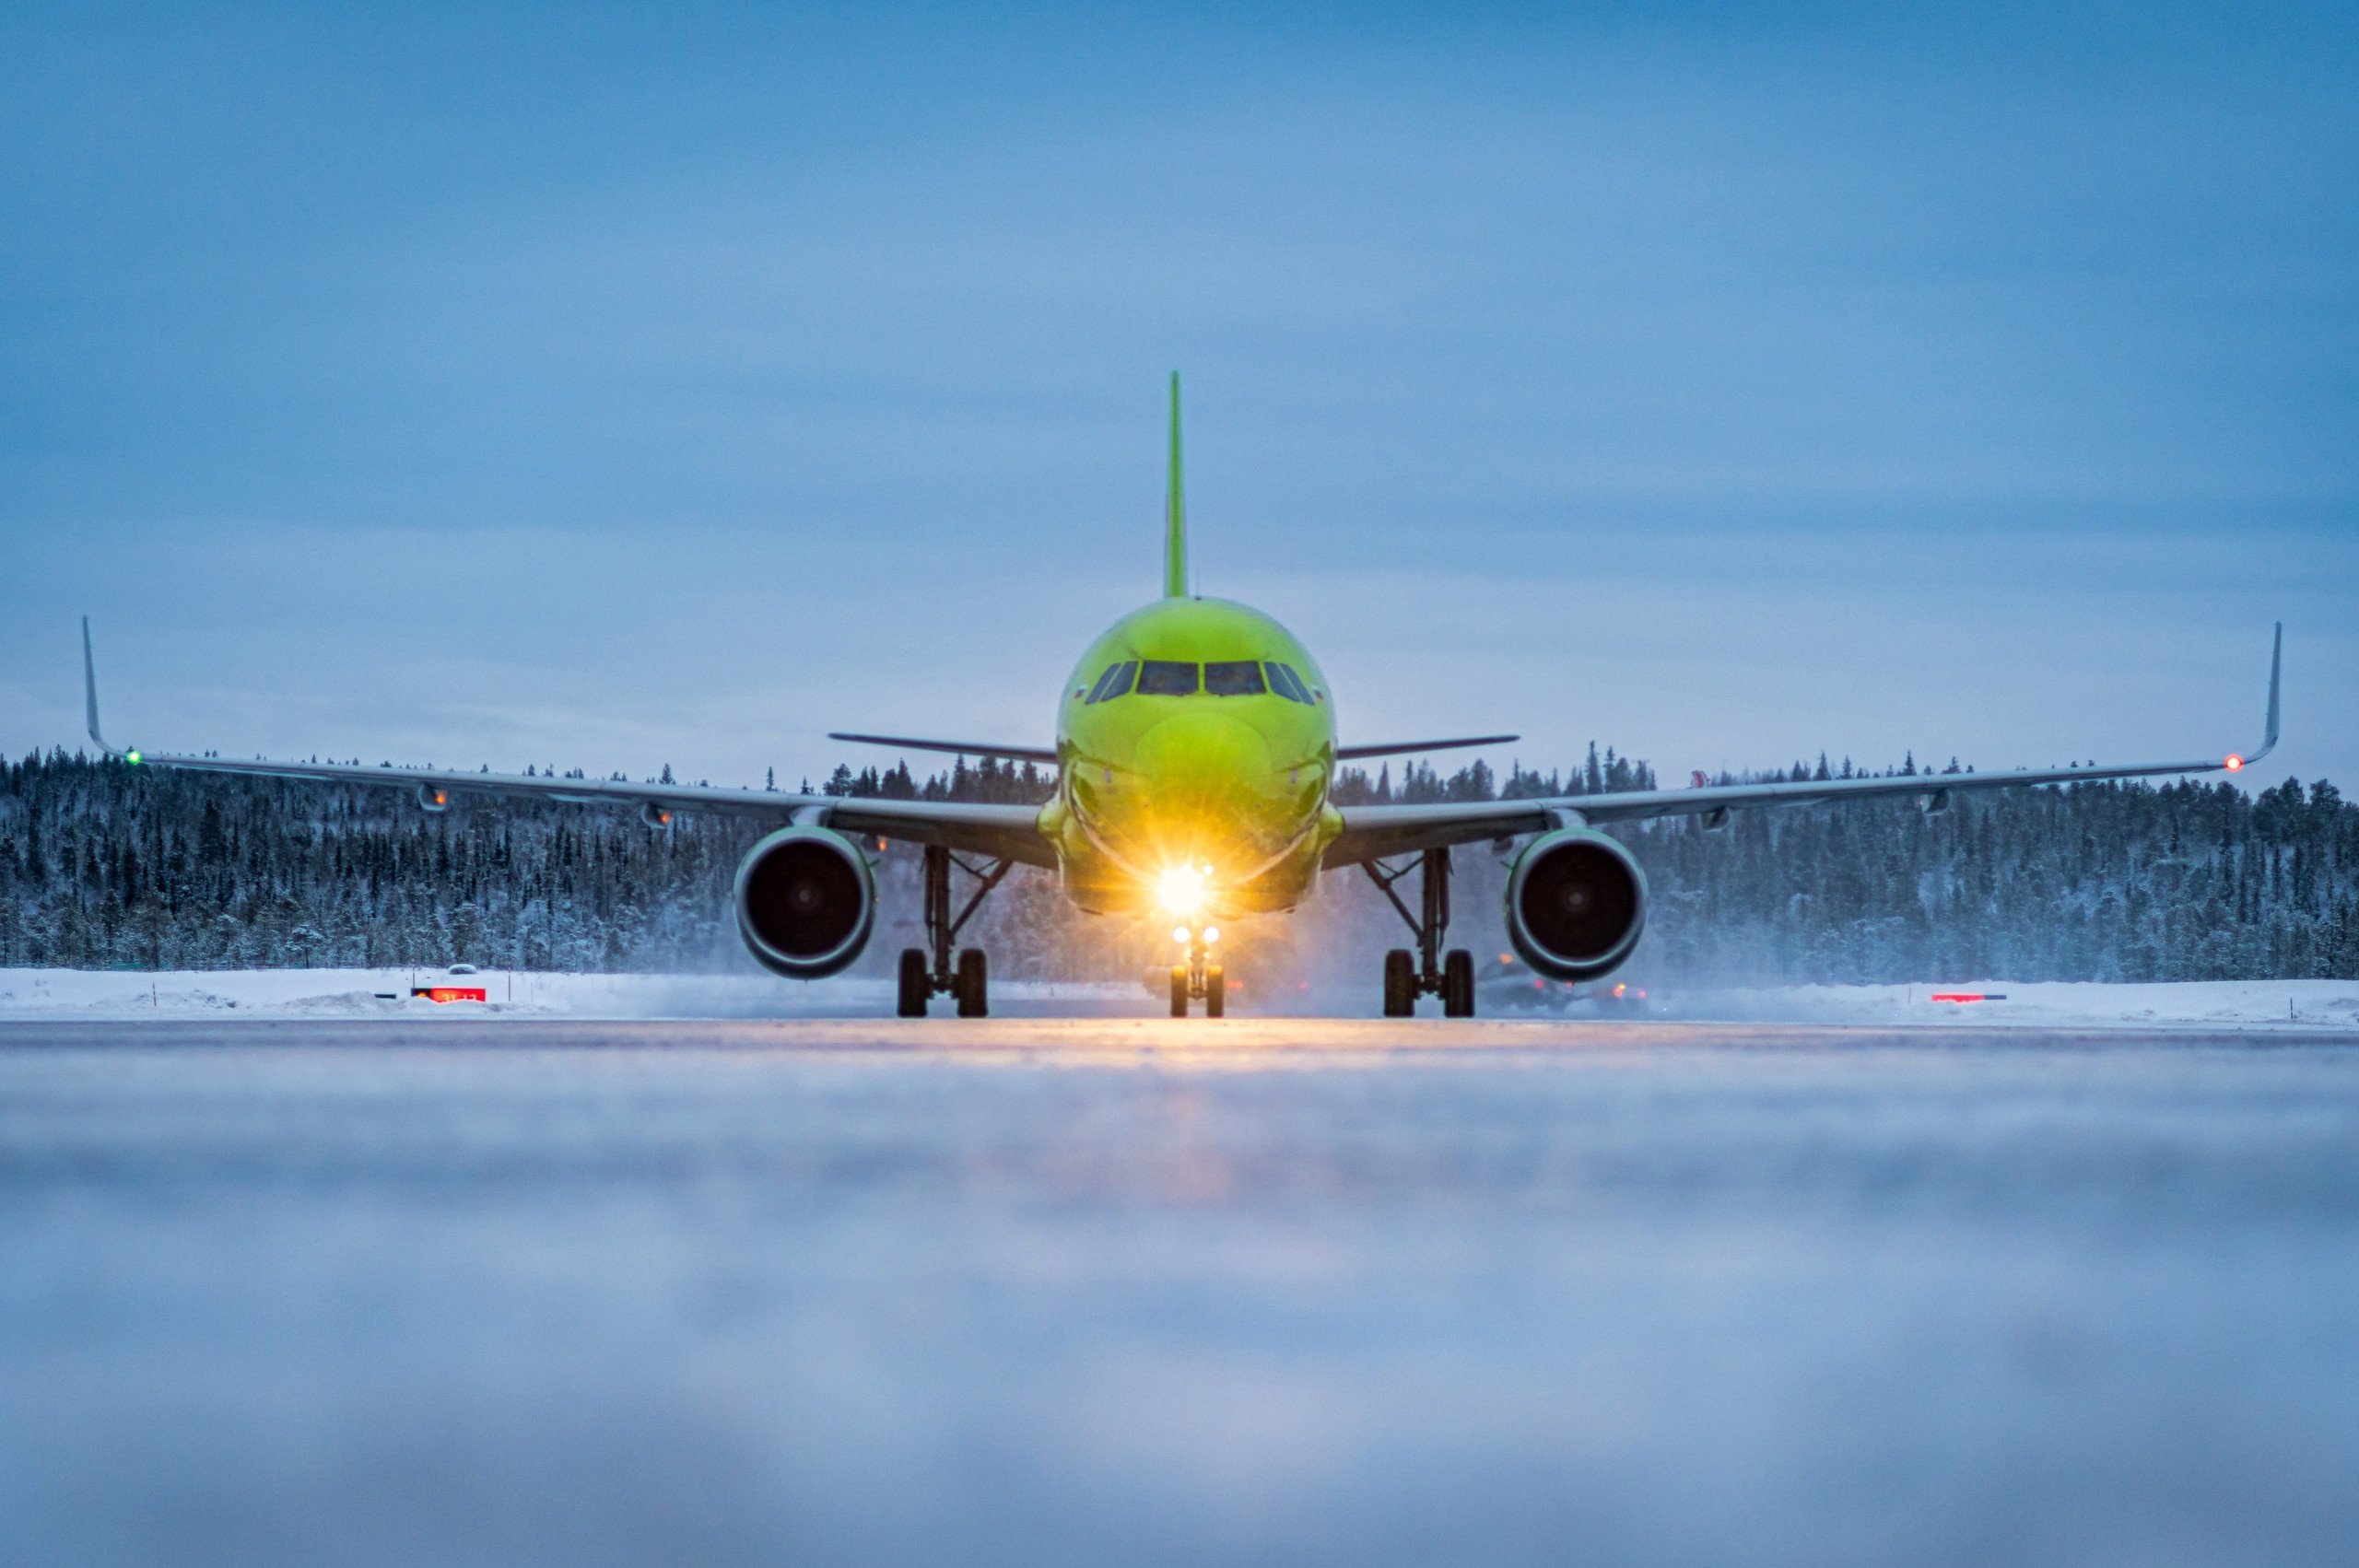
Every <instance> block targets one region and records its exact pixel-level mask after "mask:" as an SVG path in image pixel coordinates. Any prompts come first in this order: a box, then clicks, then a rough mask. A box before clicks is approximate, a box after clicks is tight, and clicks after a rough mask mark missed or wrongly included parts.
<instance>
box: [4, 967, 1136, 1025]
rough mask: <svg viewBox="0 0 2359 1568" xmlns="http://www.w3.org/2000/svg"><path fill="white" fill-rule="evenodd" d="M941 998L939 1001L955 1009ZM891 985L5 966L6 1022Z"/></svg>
mask: <svg viewBox="0 0 2359 1568" xmlns="http://www.w3.org/2000/svg"><path fill="white" fill-rule="evenodd" d="M422 986H459V987H470V988H474V987H479V988H481V989H483V991H484V992H485V994H486V998H487V1000H484V1001H482V1002H464V1001H461V1002H436V1001H429V1000H427V999H425V998H423V997H416V998H414V997H412V996H411V995H410V991H411V989H413V988H414V987H422ZM1143 996H1144V993H1143V992H1142V991H1141V990H1140V989H1139V988H1138V987H1137V986H1135V985H1133V986H1119V985H1117V986H1090V985H1074V984H1054V983H1049V982H1038V981H1023V980H1015V981H1010V980H995V981H993V982H992V1001H993V1002H994V1003H1002V1002H1004V1003H1011V1004H1016V1005H1023V1006H1044V1007H1054V1006H1059V1005H1062V1006H1067V1007H1080V1008H1086V1007H1091V1006H1094V1005H1102V1004H1103V1003H1104V1002H1105V1001H1106V1000H1109V998H1113V997H1119V998H1121V1000H1123V1001H1124V1002H1126V1003H1127V1002H1129V1001H1130V1000H1133V999H1134V998H1143ZM946 1005H947V1004H946V1002H945V1003H937V1008H938V1009H940V1008H946ZM892 1007H893V985H892V983H891V982H889V981H885V980H874V979H867V978H861V977H837V978H834V979H829V980H825V981H820V982H816V983H804V982H800V981H794V980H780V979H772V978H770V977H768V976H763V975H569V974H550V973H544V972H540V971H534V970H522V969H520V970H516V971H513V972H511V971H509V970H504V969H496V970H485V971H483V972H481V973H476V974H458V975H454V974H451V973H448V972H447V971H444V970H441V969H424V968H419V969H406V968H405V969H203V970H159V971H144V970H123V969H101V970H93V969H0V1018H54V1017H77V1018H90V1019H142V1018H229V1017H238V1016H243V1015H248V1014H252V1015H259V1016H263V1017H298V1018H403V1019H412V1018H475V1019H482V1018H486V1017H510V1018H518V1017H521V1018H581V1019H639V1018H769V1017H810V1016H828V1015H832V1014H841V1013H852V1014H864V1013H877V1012H890V1011H892Z"/></svg>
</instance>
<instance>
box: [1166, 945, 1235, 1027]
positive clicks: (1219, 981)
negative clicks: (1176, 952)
mask: <svg viewBox="0 0 2359 1568" xmlns="http://www.w3.org/2000/svg"><path fill="white" fill-rule="evenodd" d="M1211 957H1212V947H1211V945H1210V944H1209V943H1207V942H1205V941H1204V933H1203V932H1202V931H1191V932H1190V933H1189V935H1188V961H1187V962H1186V963H1184V964H1174V965H1172V966H1171V1016H1172V1017H1174V1018H1185V1017H1187V1016H1188V1004H1189V1003H1190V1002H1191V1001H1193V1000H1197V999H1198V998H1202V999H1203V1004H1204V1016H1205V1017H1207V1018H1219V1017H1222V1016H1224V1015H1225V1014H1226V1012H1228V977H1227V975H1226V973H1225V972H1224V971H1223V970H1222V968H1221V966H1220V965H1217V964H1215V963H1212V962H1210V960H1211Z"/></svg>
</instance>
